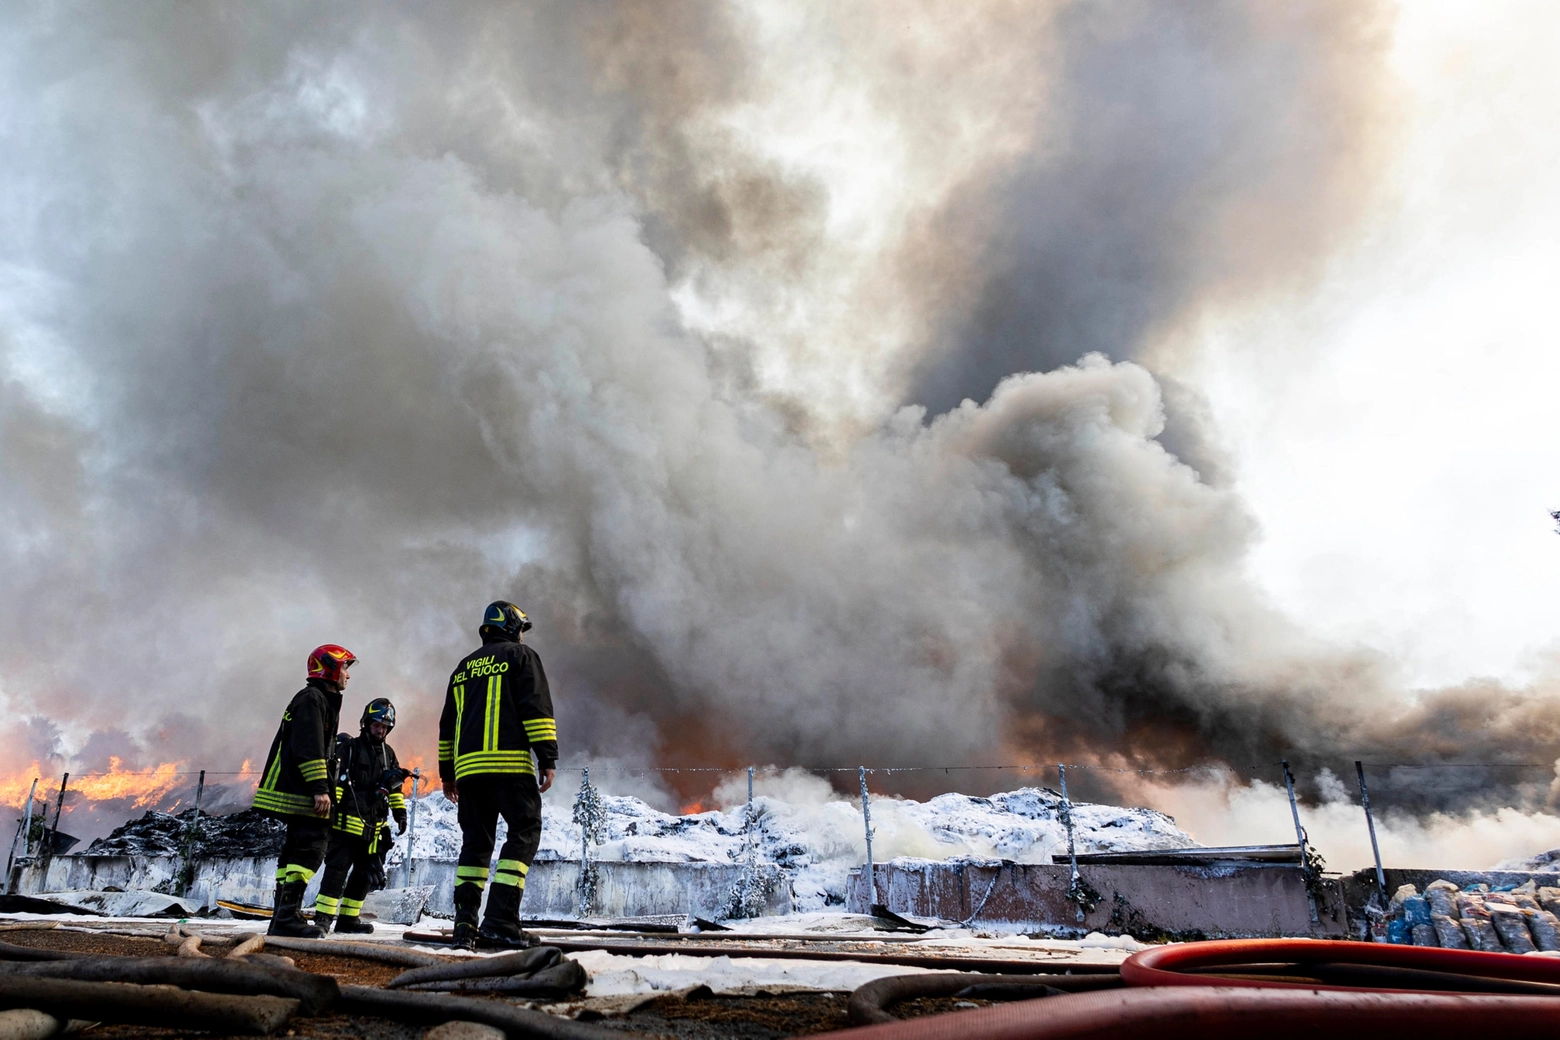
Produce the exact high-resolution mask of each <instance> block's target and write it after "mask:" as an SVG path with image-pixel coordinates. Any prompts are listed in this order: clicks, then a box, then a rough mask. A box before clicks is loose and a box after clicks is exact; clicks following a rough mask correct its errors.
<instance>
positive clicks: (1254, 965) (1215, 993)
mask: <svg viewBox="0 0 1560 1040" xmlns="http://www.w3.org/2000/svg"><path fill="white" fill-rule="evenodd" d="M1210 971H1217V972H1219V973H1220V974H1218V975H1210V974H1206V973H1207V972H1210ZM1230 976H1235V977H1230ZM1265 976H1266V977H1265ZM1121 977H1122V980H1123V981H1124V982H1126V983H1127V986H1128V987H1130V988H1127V989H1121V990H1111V991H1107V992H1099V993H1080V994H1075V995H1068V996H1058V997H1046V998H1043V999H1040V1000H1027V1001H1023V1002H1020V1003H1014V1004H1007V1005H1000V1006H995V1007H987V1008H980V1009H978V1010H975V1011H966V1012H958V1013H954V1014H948V1015H937V1016H933V1017H928V1018H920V1019H912V1020H908V1021H902V1022H887V1023H883V1024H881V1025H873V1026H866V1027H864V1028H860V1029H852V1030H845V1031H843V1032H839V1033H832V1034H829V1035H830V1036H834V1037H840V1038H842V1040H843V1038H847V1037H848V1038H850V1040H1094V1038H1098V1040H1106V1038H1120V1037H1132V1036H1136V1035H1142V1036H1145V1037H1150V1036H1151V1037H1152V1038H1153V1040H1172V1038H1176V1037H1186V1038H1187V1040H1215V1038H1221V1037H1228V1038H1231V1040H1235V1038H1241V1040H1244V1038H1246V1037H1251V1036H1261V1037H1262V1038H1263V1040H1274V1038H1279V1037H1295V1038H1297V1040H1298V1038H1302V1037H1303V1038H1306V1040H1315V1038H1316V1037H1318V1036H1323V1037H1327V1038H1328V1040H1334V1038H1347V1037H1359V1038H1361V1040H1383V1038H1384V1037H1393V1036H1412V1037H1414V1038H1415V1040H1429V1038H1435V1037H1446V1038H1447V1040H1465V1038H1466V1037H1467V1036H1469V1035H1470V1034H1471V1033H1488V1032H1492V1031H1495V1032H1500V1031H1512V1030H1515V1031H1527V1030H1531V1031H1534V1032H1535V1033H1536V1034H1538V1035H1555V1034H1556V1033H1560V960H1554V959H1551V958H1547V957H1532V956H1518V955H1515V954H1505V953H1479V952H1475V951H1470V950H1444V949H1431V948H1424V947H1413V946H1389V945H1384V944H1375V943H1354V942H1321V941H1313V940H1304V939H1302V940H1291V939H1256V940H1238V941H1230V942H1204V943H1184V944H1176V945H1171V946H1161V947H1156V948H1154V949H1152V950H1145V951H1143V952H1141V953H1138V954H1135V955H1133V956H1132V957H1131V958H1129V959H1128V960H1127V961H1126V963H1124V964H1123V965H1122V966H1121ZM1427 991H1440V992H1427ZM1448 991H1449V992H1448ZM1470 991H1471V992H1470ZM1497 993H1498V994H1500V995H1495V994H1497ZM1508 994H1509V995H1508Z"/></svg>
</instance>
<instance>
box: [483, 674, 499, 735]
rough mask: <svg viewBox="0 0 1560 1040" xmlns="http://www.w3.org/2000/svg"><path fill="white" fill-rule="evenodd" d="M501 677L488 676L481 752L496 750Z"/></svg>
mask: <svg viewBox="0 0 1560 1040" xmlns="http://www.w3.org/2000/svg"><path fill="white" fill-rule="evenodd" d="M502 679H503V677H502V676H498V675H490V676H488V685H487V714H486V715H485V716H484V717H483V719H482V750H483V751H497V750H498V709H499V708H501V707H503V702H504V697H503V690H504V686H503V682H502Z"/></svg>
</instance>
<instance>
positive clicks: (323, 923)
mask: <svg viewBox="0 0 1560 1040" xmlns="http://www.w3.org/2000/svg"><path fill="white" fill-rule="evenodd" d="M335 923H336V915H335V914H322V913H320V912H319V911H318V910H316V911H314V927H316V928H318V929H319V930H320V934H321V935H329V934H330V926H331V925H333V924H335Z"/></svg>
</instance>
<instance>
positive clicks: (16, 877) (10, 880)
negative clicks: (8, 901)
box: [4, 777, 38, 895]
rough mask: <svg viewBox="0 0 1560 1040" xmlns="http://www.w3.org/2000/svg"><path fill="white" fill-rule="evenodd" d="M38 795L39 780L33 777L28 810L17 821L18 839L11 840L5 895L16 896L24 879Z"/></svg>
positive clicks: (6, 866)
mask: <svg viewBox="0 0 1560 1040" xmlns="http://www.w3.org/2000/svg"><path fill="white" fill-rule="evenodd" d="M37 795H38V778H37V777H33V782H32V787H31V788H29V789H28V791H27V810H26V812H25V813H23V814H22V818H21V819H20V820H18V821H16V831H17V833H16V837H14V838H12V839H11V858H10V860H9V861H7V863H6V865H5V889H4V891H5V893H6V895H15V894H16V889H17V887H18V885H19V883H20V881H21V877H22V864H23V863H24V862H25V861H26V859H27V846H28V844H29V843H30V842H31V841H32V815H33V799H34V798H35V797H37ZM18 838H19V839H21V843H22V854H21V855H20V856H18V855H17V854H16V842H17V839H18Z"/></svg>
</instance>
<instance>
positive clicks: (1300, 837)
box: [1279, 758, 1322, 924]
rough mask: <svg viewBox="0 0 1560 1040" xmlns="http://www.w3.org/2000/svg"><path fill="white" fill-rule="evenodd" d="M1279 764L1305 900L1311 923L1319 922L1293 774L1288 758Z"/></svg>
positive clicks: (1306, 839)
mask: <svg viewBox="0 0 1560 1040" xmlns="http://www.w3.org/2000/svg"><path fill="white" fill-rule="evenodd" d="M1279 765H1281V766H1283V767H1284V788H1285V789H1286V790H1287V791H1288V792H1289V812H1290V814H1291V815H1293V816H1294V818H1295V840H1296V841H1298V842H1299V843H1300V873H1301V875H1302V876H1303V877H1304V879H1305V882H1306V885H1305V901H1306V903H1307V905H1309V906H1310V908H1311V923H1312V924H1320V923H1321V920H1322V919H1321V917H1319V916H1318V915H1317V913H1316V896H1315V895H1313V894H1312V892H1311V879H1310V877H1309V874H1310V871H1311V864H1310V857H1308V856H1307V855H1306V846H1307V845H1309V844H1310V840H1309V839H1308V837H1307V836H1306V833H1305V828H1304V827H1302V826H1300V804H1299V803H1298V802H1296V801H1295V778H1294V774H1293V773H1291V772H1290V771H1289V760H1288V759H1287V758H1286V759H1284V760H1283V761H1282V762H1280V763H1279Z"/></svg>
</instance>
